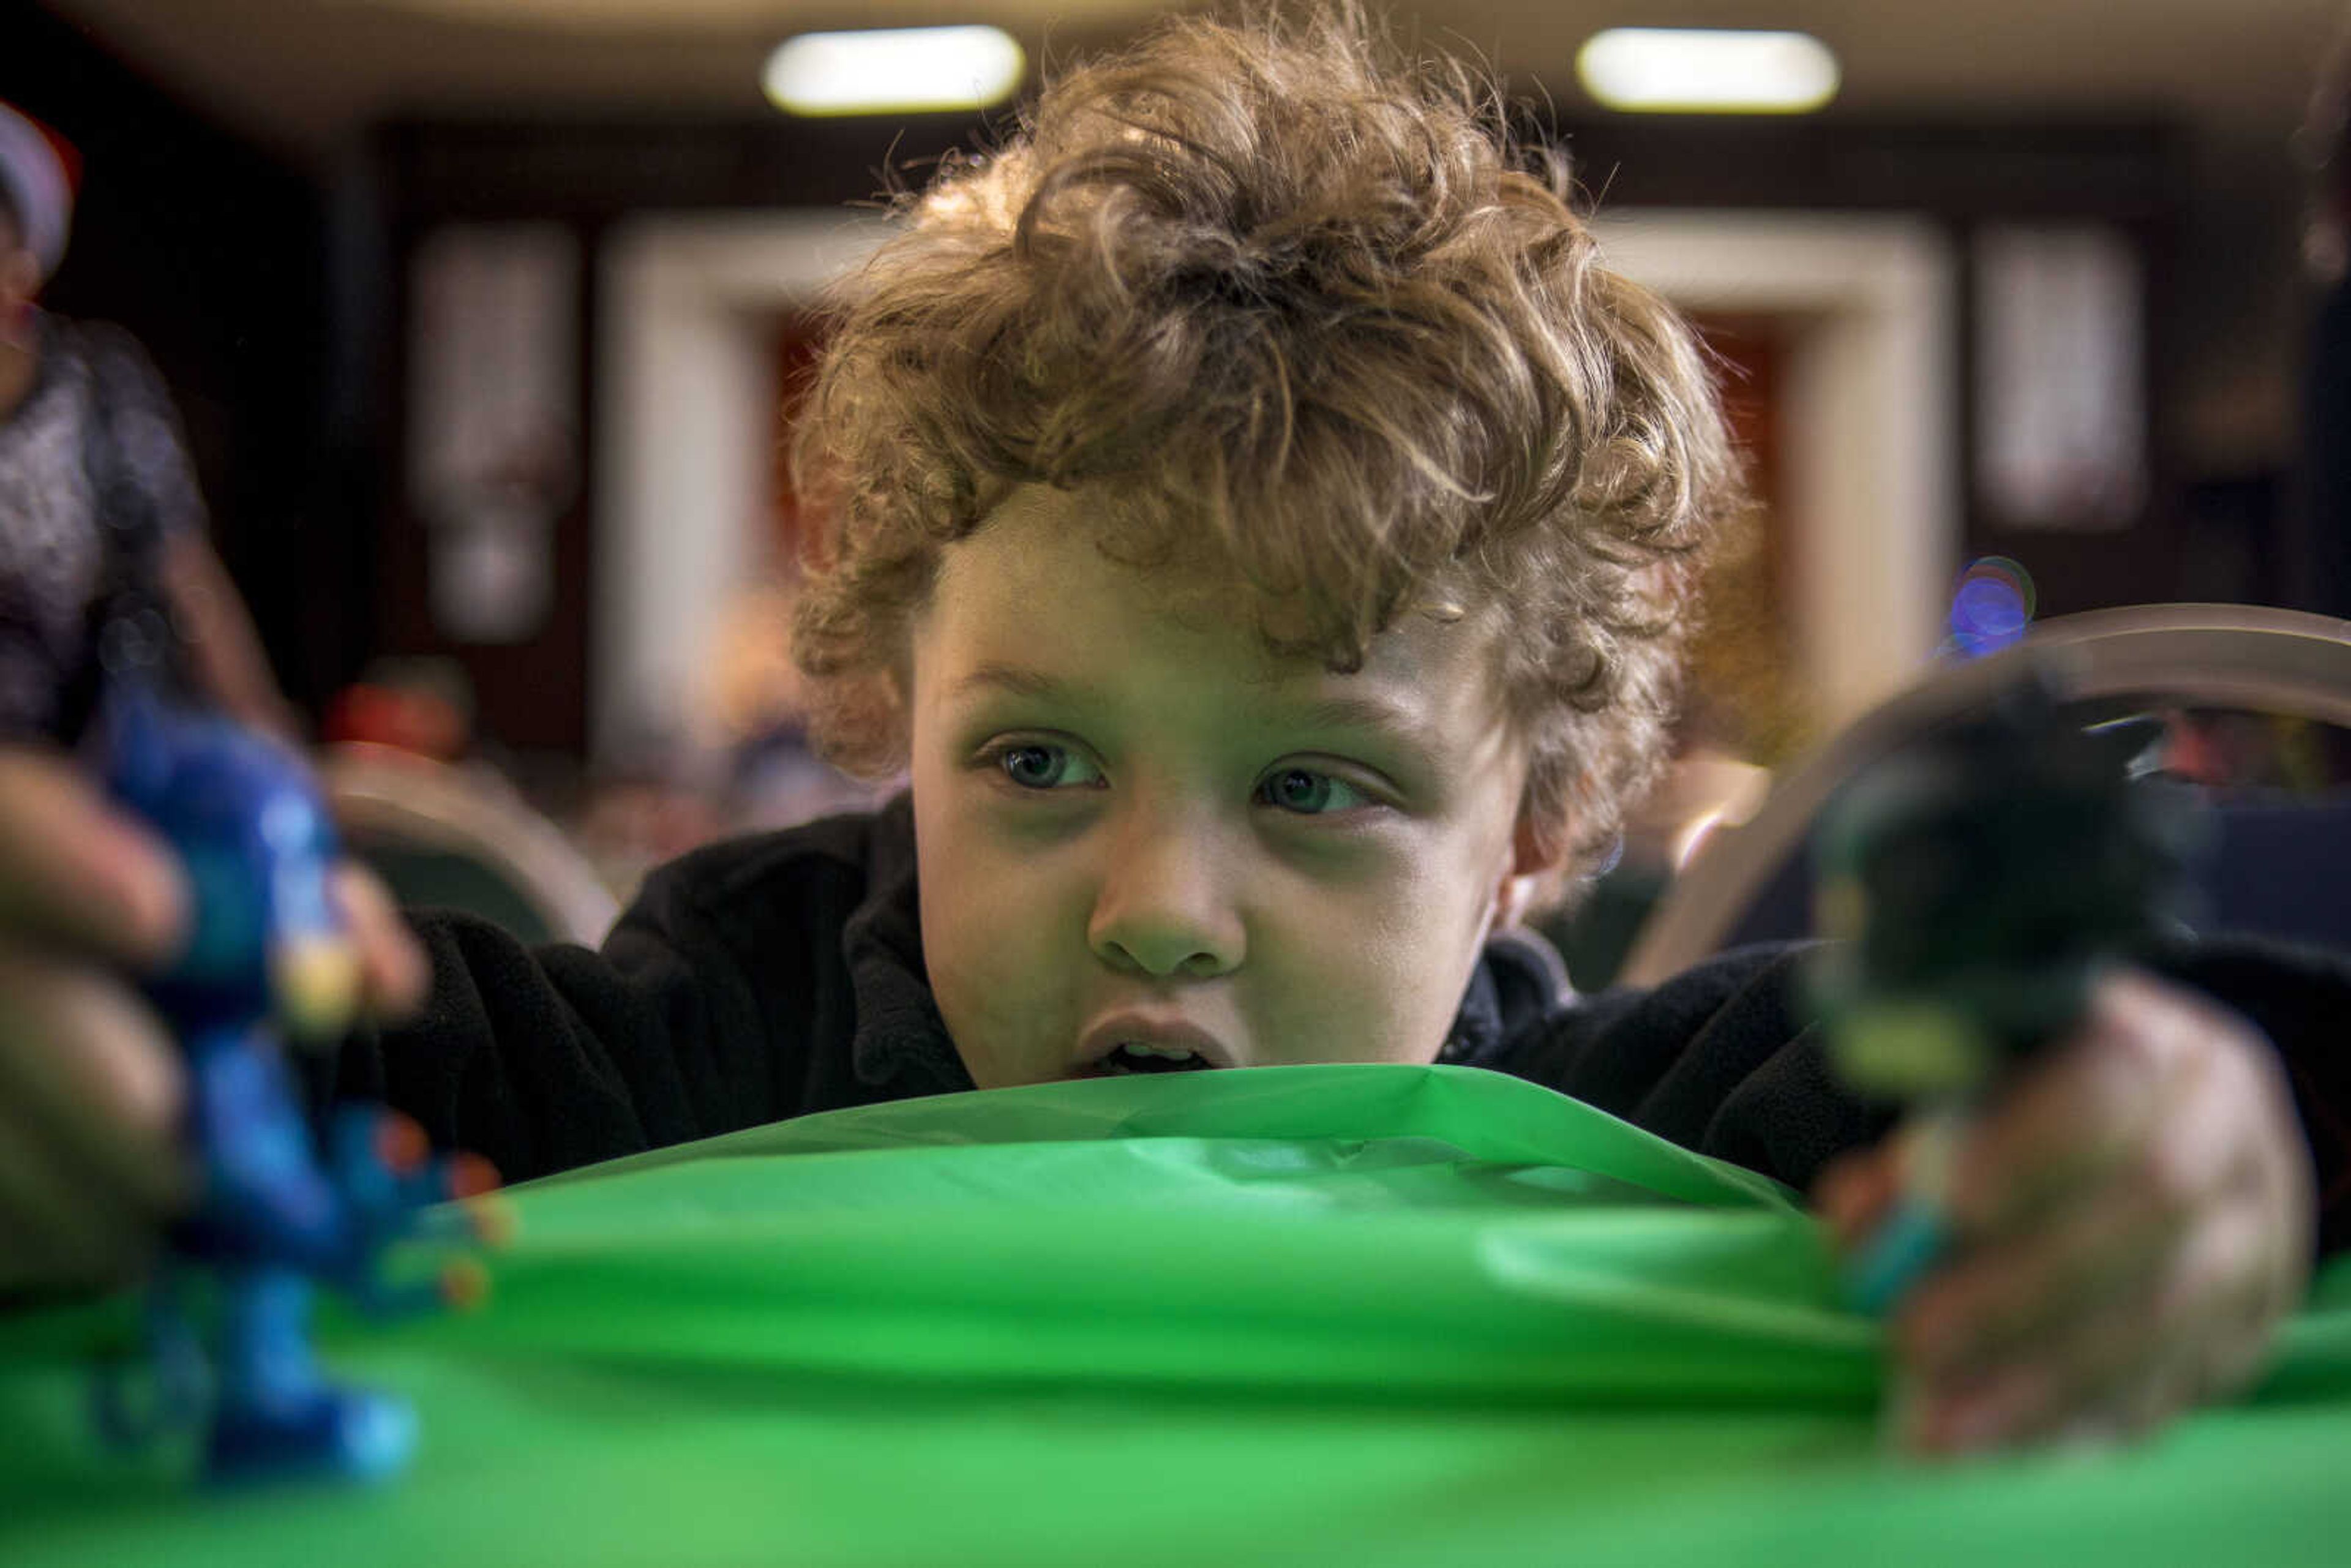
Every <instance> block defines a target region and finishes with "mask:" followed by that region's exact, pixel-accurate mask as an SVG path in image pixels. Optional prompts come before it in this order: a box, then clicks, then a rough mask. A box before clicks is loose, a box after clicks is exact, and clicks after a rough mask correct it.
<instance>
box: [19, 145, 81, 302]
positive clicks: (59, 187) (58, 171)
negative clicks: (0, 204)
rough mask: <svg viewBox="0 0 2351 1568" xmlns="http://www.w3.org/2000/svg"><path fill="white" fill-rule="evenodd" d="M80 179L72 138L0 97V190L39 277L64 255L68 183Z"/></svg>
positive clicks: (70, 186)
mask: <svg viewBox="0 0 2351 1568" xmlns="http://www.w3.org/2000/svg"><path fill="white" fill-rule="evenodd" d="M79 183H81V157H80V155H79V154H78V153H77V152H75V151H74V149H73V143H72V142H70V141H67V140H66V139H65V138H64V137H62V136H60V135H58V134H57V132H56V131H52V130H50V129H49V128H48V127H47V126H46V125H43V124H42V123H41V122H40V121H39V120H35V119H33V118H32V117H31V116H30V115H27V114H25V113H22V112H20V111H19V110H14V109H11V108H9V107H8V106H7V105H6V104H5V103H0V191H5V194H6V196H7V199H8V205H9V206H10V207H11V208H12V209H14V211H15V212H16V223H17V226H18V227H19V228H20V229H21V230H22V231H23V232H22V238H23V239H24V242H25V248H26V249H27V250H29V251H31V252H32V253H33V258H34V260H36V261H37V262H38V263H39V264H40V267H41V278H42V281H44V282H47V279H48V276H49V274H51V273H52V272H55V271H56V270H57V263H58V262H59V261H60V260H62V259H63V258H64V256H65V254H66V231H67V230H68V229H69V228H71V227H72V225H73V204H74V189H75V187H76V186H77V185H78V184H79Z"/></svg>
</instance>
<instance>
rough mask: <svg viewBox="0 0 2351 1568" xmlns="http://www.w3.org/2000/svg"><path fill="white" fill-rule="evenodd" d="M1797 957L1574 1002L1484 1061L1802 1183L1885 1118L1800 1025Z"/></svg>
mask: <svg viewBox="0 0 2351 1568" xmlns="http://www.w3.org/2000/svg"><path fill="white" fill-rule="evenodd" d="M1802 953H1803V949H1802V948H1799V947H1792V946H1770V947H1755V948H1745V949H1741V950H1739V951H1736V952H1732V953H1729V954H1726V955H1724V956H1720V957H1719V958H1715V959H1712V960H1709V961H1708V962H1707V963H1705V964H1702V965H1699V966H1698V967H1696V968H1694V969H1691V970H1689V971H1687V972H1686V973H1684V974H1682V975H1679V976H1677V977H1675V978H1673V979H1672V980H1670V981H1667V983H1666V984H1664V985H1662V986H1659V987H1657V988H1656V989H1654V990H1647V991H1625V990H1618V991H1607V992H1604V993H1602V994H1600V995H1599V996H1596V997H1592V998H1584V999H1583V1000H1582V1001H1580V1002H1578V1003H1577V1004H1576V1005H1575V1006H1573V1008H1571V1009H1568V1010H1566V1011H1565V1012H1563V1013H1561V1014H1559V1015H1558V1016H1557V1017H1556V1018H1554V1019H1553V1020H1552V1024H1551V1025H1550V1027H1549V1028H1547V1029H1545V1030H1541V1031H1538V1032H1536V1033H1534V1034H1532V1035H1531V1036H1528V1037H1526V1038H1524V1039H1523V1040H1520V1041H1519V1042H1517V1043H1516V1045H1515V1047H1514V1049H1513V1050H1512V1051H1510V1055H1509V1057H1508V1058H1507V1059H1506V1060H1504V1061H1497V1062H1495V1063H1494V1065H1496V1066H1498V1067H1500V1068H1502V1069H1503V1070H1504V1071H1509V1072H1513V1073H1516V1074H1517V1075H1519V1076H1520V1077H1522V1078H1531V1079H1533V1080H1534V1081H1535V1082H1540V1083H1543V1084H1546V1085H1548V1086H1549V1087H1551V1088H1553V1089H1557V1090H1559V1091H1560V1092H1562V1093H1565V1094H1572V1095H1573V1096H1574V1097H1575V1098H1577V1099H1579V1100H1582V1101H1583V1102H1584V1103H1587V1104H1591V1105H1596V1106H1598V1107H1599V1108H1600V1109H1601V1110H1604V1111H1606V1112H1608V1113H1611V1114H1613V1115H1617V1116H1622V1117H1623V1118H1624V1119H1625V1120H1626V1121H1628V1122H1631V1123H1632V1124H1635V1126H1638V1127H1642V1128H1645V1129H1646V1130H1647V1131H1649V1132H1652V1133H1655V1134H1657V1135H1658V1136H1660V1137H1664V1138H1669V1139H1671V1140H1673V1141H1674V1142H1675V1143H1677V1144H1679V1145H1683V1146H1684V1147H1685V1148H1690V1149H1695V1150H1697V1151H1698V1153H1700V1154H1703V1155H1713V1156H1714V1157H1716V1158H1718V1159H1726V1160H1729V1161H1731V1162H1732V1163H1733V1164H1736V1165H1740V1166H1746V1167H1747V1168H1749V1169H1750V1170H1757V1171H1761V1172H1762V1173H1763V1174H1765V1175H1766V1176H1774V1177H1777V1178H1778V1179H1779V1180H1781V1181H1783V1182H1786V1183H1787V1184H1788V1185H1790V1186H1794V1187H1797V1188H1799V1189H1801V1188H1804V1187H1807V1186H1811V1184H1812V1181H1813V1177H1814V1176H1816V1175H1818V1174H1819V1171H1820V1168H1821V1166H1823V1165H1824V1164H1826V1163H1827V1161H1828V1160H1829V1158H1830V1157H1831V1156H1832V1155H1836V1154H1837V1153H1839V1152H1841V1151H1842V1150H1844V1149H1849V1148H1854V1147H1857V1146H1859V1145H1864V1144H1867V1143H1871V1142H1874V1141H1876V1139H1877V1138H1878V1137H1880V1136H1882V1135H1884V1134H1885V1132H1886V1129H1887V1128H1888V1127H1890V1126H1891V1124H1892V1121H1893V1117H1892V1113H1891V1112H1890V1111H1888V1110H1886V1108H1883V1107H1872V1106H1869V1105H1865V1104H1864V1103H1862V1102H1861V1101H1860V1100H1858V1099H1856V1098H1855V1096H1854V1095H1853V1094H1852V1093H1850V1092H1847V1091H1846V1090H1845V1089H1844V1086H1843V1085H1842V1084H1840V1083H1839V1082H1837V1080H1836V1078H1835V1075H1834V1073H1833V1072H1831V1071H1830V1070H1829V1066H1828V1061H1827V1058H1826V1056H1825V1055H1824V1054H1823V1051H1822V1048H1821V1042H1820V1040H1819V1037H1818V1035H1817V1033H1816V1032H1815V1031H1813V1030H1811V1029H1809V1028H1806V1027H1805V1026H1804V1025H1803V1023H1802V1015H1801V1009H1800V1007H1799V1004H1798V1000H1797V997H1796V992H1795V987H1796V983H1797V976H1798V971H1799V968H1800V967H1801V963H1802Z"/></svg>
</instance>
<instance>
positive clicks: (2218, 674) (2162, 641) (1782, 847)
mask: <svg viewBox="0 0 2351 1568" xmlns="http://www.w3.org/2000/svg"><path fill="white" fill-rule="evenodd" d="M2035 657H2038V658H2043V659H2045V660H2047V661H2048V662H2049V668H2050V669H2051V671H2052V673H2053V674H2054V675H2055V676H2056V678H2057V681H2058V685H2059V687H2060V693H2061V695H2063V696H2064V698H2065V700H2067V701H2068V702H2069V703H2072V704H2075V705H2080V706H2085V707H2092V708H2095V709H2097V710H2100V711H2101V712H2102V714H2104V716H2111V714H2105V713H2104V710H2108V709H2116V708H2126V707H2128V706H2132V705H2153V704H2158V703H2159V704H2161V705H2162V706H2199V707H2219V708H2245V709H2252V710H2256V711H2260V712H2265V713H2276V714H2283V715H2287V716H2294V717H2299V718H2308V719H2314V720H2318V721H2321V722H2323V723H2326V724H2332V725H2336V726H2341V727H2351V622H2344V621H2337V620H2335V619H2333V618H2332V617H2328V616H2322V615H2310V614H2304V613H2303V612H2299V611H2292V610H2271V609H2265V608H2261V607H2257V606H2252V605H2241V604H2147V605H2137V606H2133V607H2131V608H2128V609H2123V610H2100V611H2092V612H2085V613H2083V614H2079V615H2067V616H2059V617H2056V618H2053V619H2052V620H2049V621H2045V622H2042V623H2041V624H2039V625H2038V626H2036V627H2035V628H2034V629H2033V631H2032V633H2031V634H2030V635H2029V636H2028V637H2027V638H2026V639H2025V641H2024V642H2023V643H2022V644H2020V645H2019V646H2017V647H2014V648H2011V649H2008V650H2007V651H2005V652H2003V653H1996V654H1993V655H1991V656H1990V657H1988V658H1984V659H1980V660H1977V661H1975V662H1973V663H1970V664H1948V665H1941V666H1938V667H1937V668H1936V669H1934V670H1932V671H1931V672H1929V673H1928V674H1926V675H1925V676H1923V677H1922V678H1921V679H1920V680H1919V681H1918V683H1917V685H1913V686H1911V687H1910V688H1909V689H1907V691H1904V692H1902V693H1900V694H1898V695H1896V696H1894V697H1892V698H1889V699H1888V700H1887V701H1886V702H1884V703H1882V704H1880V705H1879V706H1877V707H1875V708H1873V709H1871V710H1870V711H1869V712H1868V713H1866V714H1864V715H1863V716H1861V717H1860V718H1858V719H1855V721H1854V722H1853V723H1852V724H1851V725H1849V726H1847V727H1845V728H1844V730H1842V731H1841V732H1839V733H1838V734H1836V735H1834V736H1833V737H1830V738H1829V739H1828V740H1827V741H1826V742H1824V743H1823V744H1822V745H1821V746H1819V747H1815V748H1814V749H1813V751H1812V752H1811V754H1810V755H1808V756H1807V757H1806V758H1803V759H1802V760H1801V761H1799V762H1798V763H1797V764H1796V765H1795V766H1794V767H1792V768H1790V769H1789V770H1788V771H1787V772H1786V773H1784V774H1782V776H1781V777H1780V779H1778V780H1777V781H1776V782H1775V783H1774V784H1773V785H1772V788H1771V793H1770V794H1769V795H1767V796H1766V797H1765V798H1764V800H1763V803H1762V806H1761V809H1760V810H1757V812H1756V813H1755V815H1754V817H1753V818H1752V819H1751V820H1750V821H1746V822H1744V823H1742V824H1740V825H1739V826H1738V827H1736V828H1725V829H1721V830H1719V831H1716V832H1715V833H1714V834H1713V835H1712V836H1711V837H1710V838H1709V840H1708V842H1707V844H1706V846H1705V848H1704V849H1703V850H1701V851H1700V852H1698V854H1697V855H1696V856H1695V857H1693V858H1692V860H1691V861H1690V862H1689V864H1688V865H1687V866H1686V867H1685V868H1684V869H1683V871H1682V873H1681V874H1680V875H1679V876H1677V878H1676V879H1675V880H1674V883H1673V884H1672V885H1671V886H1670V887H1669V888H1667V890H1666V893H1665V895H1664V897H1663V898H1662V899H1661V900H1660V902H1659V903H1658V904H1657V905H1656V909H1655V911H1654V912H1653V913H1652V914H1651V915H1650V916H1649V919H1648V920H1647V922H1646V924H1645V925H1643V927H1642V930H1641V934H1640V936H1639V937H1638V938H1637V939H1636V940H1635V943H1634V945H1633V950H1632V952H1631V953H1630V955H1629V956H1627V957H1626V958H1625V964H1624V967H1623V969H1622V971H1621V973H1619V974H1618V975H1617V976H1616V978H1617V979H1619V980H1620V981H1622V982H1623V983H1625V984H1627V985H1635V986H1653V985H1656V984H1657V983H1658V982H1659V981H1661V980H1663V979H1666V978H1667V977H1670V976H1673V975H1676V974H1678V973H1680V972H1681V971H1682V970H1684V969H1686V968H1687V967H1690V966H1691V965H1693V964H1696V963H1697V962H1698V961H1699V960H1700V959H1702V958H1705V957H1707V956H1708V955H1710V954H1713V953H1716V952H1719V951H1721V950H1722V949H1724V948H1726V947H1730V946H1739V945H1741V944H1743V943H1746V942H1750V941H1764V940H1778V939H1782V938H1785V937H1791V936H1804V935H1806V934H1808V933H1809V932H1810V930H1811V918H1810V903H1811V900H1810V896H1809V890H1810V879H1809V875H1808V872H1807V868H1806V865H1805V856H1804V855H1803V854H1802V848H1803V844H1804V841H1805V838H1806V836H1807V835H1808V834H1809V832H1810V831H1811V829H1812V825H1813V821H1814V819H1815V818H1816V817H1817V816H1818V815H1819V813H1820V810H1821V808H1822V807H1823V805H1825V804H1826V803H1827V801H1828V799H1829V797H1830V796H1831V795H1832V794H1833V793H1834V791H1835V790H1836V789H1838V788H1839V787H1840V786H1841V785H1843V784H1844V781H1845V780H1846V779H1849V778H1851V777H1852V776H1853V775H1854V774H1855V772H1856V771H1858V770H1859V769H1860V768H1864V767H1866V766H1867V765H1868V764H1869V763H1871V762H1872V761H1875V760H1876V759H1877V758H1881V757H1884V756H1886V754H1888V753H1889V752H1891V751H1893V750H1894V749H1896V747H1899V746H1901V745H1902V744H1903V743H1904V742H1906V741H1907V740H1909V739H1911V738H1913V737H1917V735H1919V734H1921V733H1923V732H1925V731H1927V730H1928V729H1929V728H1931V727H1933V726H1935V725H1937V724H1938V723H1941V722H1943V721H1945V720H1948V719H1949V718H1952V717H1955V716H1959V715H1962V714H1965V713H1969V712H1971V711H1973V710H1975V709H1977V708H1979V707H1980V706H1982V705H1983V704H1984V703H1986V702H1987V701H1989V700H1990V698H1991V695H1992V694H1993V693H1994V692H1995V691H1997V690H1998V689H2000V688H2001V687H2002V686H2004V685H2006V684H2007V682H2008V681H2009V680H2010V679H2011V678H2012V677H2013V676H2014V674H2016V672H2017V670H2018V668H2019V664H2020V662H2021V661H2022V660H2025V659H2028V658H2035ZM2212 813H2213V817H2214V826H2215V833H2214V839H2215V842H2214V845H2213V850H2212V852H2211V853H2210V855H2209V856H2208V857H2207V864H2206V867H2205V869H2204V870H2203V872H2202V873H2201V874H2200V875H2199V879H2198V880H2199V893H2200V894H2201V895H2202V898H2203V903H2204V907H2205V912H2206V918H2204V919H2203V920H2200V921H2199V923H2198V924H2199V926H2200V927H2201V928H2203V929H2207V930H2214V931H2219V930H2229V931H2240V932H2251V933H2255V934H2259V935H2265V936H2278V937H2283V938H2287V939H2291V940H2302V941H2317V942H2328V943H2334V944H2337V945H2343V944H2351V899H2346V898H2345V897H2344V896H2343V895H2342V889H2343V888H2344V887H2346V885H2351V803H2346V801H2345V800H2342V799H2341V798H2340V797H2321V798H2319V799H2318V800H2314V801H2312V802H2310V803H2306V804H2304V803H2294V804H2289V805H2282V806H2281V805H2273V804H2268V803H2253V804H2238V803H2231V802H2230V801H2227V800H2220V801H2219V802H2218V803H2216V804H2215V805H2214V806H2213V808H2212Z"/></svg>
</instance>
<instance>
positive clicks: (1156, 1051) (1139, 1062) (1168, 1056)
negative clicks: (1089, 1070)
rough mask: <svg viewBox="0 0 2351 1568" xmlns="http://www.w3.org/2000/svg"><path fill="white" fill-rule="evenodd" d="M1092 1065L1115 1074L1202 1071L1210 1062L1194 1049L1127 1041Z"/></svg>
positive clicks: (1111, 1074) (1115, 1075) (1109, 1074)
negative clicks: (1174, 1049) (1169, 1048)
mask: <svg viewBox="0 0 2351 1568" xmlns="http://www.w3.org/2000/svg"><path fill="white" fill-rule="evenodd" d="M1094 1065H1095V1066H1096V1067H1097V1068H1099V1069H1100V1070H1101V1071H1102V1072H1103V1073H1104V1074H1105V1075H1106V1076H1110V1077H1117V1076H1118V1075H1120V1074H1122V1073H1129V1072H1202V1071H1207V1068H1208V1066H1209V1062H1208V1059H1207V1058H1206V1057H1204V1056H1202V1055H1201V1054H1200V1053H1199V1052H1198V1051H1163V1050H1161V1049H1160V1048H1159V1047H1157V1046H1155V1045H1144V1044H1140V1043H1135V1042H1130V1043H1127V1044H1123V1045H1119V1046H1117V1047H1115V1048H1113V1050H1112V1051H1111V1053H1110V1054H1109V1055H1108V1056H1105V1057H1103V1058H1102V1060H1101V1061H1097V1062H1096V1063H1095V1064H1094Z"/></svg>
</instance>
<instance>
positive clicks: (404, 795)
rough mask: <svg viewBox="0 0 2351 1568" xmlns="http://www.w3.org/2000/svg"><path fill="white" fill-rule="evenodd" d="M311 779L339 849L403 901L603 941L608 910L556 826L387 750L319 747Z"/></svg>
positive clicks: (614, 908)
mask: <svg viewBox="0 0 2351 1568" xmlns="http://www.w3.org/2000/svg"><path fill="white" fill-rule="evenodd" d="M319 778H320V780H321V782H322V783H323V784H324V786H325V789H326V791H327V799H328V801H329V804H330V805H331V806H332V808H333V810H334V813H335V816H336V819H337V821H340V823H341V825H342V831H343V837H344V841H345V842H346V843H347V844H348V845H349V847H350V851H351V852H352V853H353V854H354V855H355V856H357V857H358V858H359V859H360V860H361V861H362V862H366V863H367V864H368V865H369V866H370V867H371V868H372V869H373V870H374V871H375V873H376V874H377V875H379V876H381V877H382V878H383V880H384V882H385V883H387V884H389V885H390V887H391V889H392V896H393V897H394V898H396V899H398V900H399V901H400V903H401V904H402V905H403V906H410V907H413V906H417V905H426V904H429V905H434V906H438V907H442V908H449V909H460V910H464V911H465V912H466V913H468V914H471V915H480V916H482V917H483V918H484V919H486V920H489V921H493V922H495V923H496V924H497V925H501V926H503V927H505V928H506V929H507V931H509V932H511V933H513V934H514V935H515V936H517V937H520V938H521V939H522V940H524V941H526V942H550V941H559V942H578V943H581V944H583V945H585V946H595V945H596V944H598V943H600V942H601V941H602V940H603V939H604V933H605V931H606V930H607V929H608V928H610V926H611V924H612V918H613V916H614V915H616V914H617V913H618V910H619V905H618V904H617V903H616V902H615V900H614V899H613V897H612V894H611V889H609V888H607V887H606V886H605V885H604V883H603V881H602V880H601V878H600V877H598V876H597V874H596V872H595V869H594V867H593V866H592V865H590V863H589V862H588V860H587V858H586V857H585V856H584V855H582V854H581V853H580V851H579V850H578V849H576V848H575V847H573V845H572V843H571V841H569V839H567V838H565V837H564V835H563V833H562V831H561V830H559V829H558V828H557V827H556V825H555V824H554V823H553V822H551V821H549V820H548V819H547V818H545V817H543V816H541V815H539V814H538V812H537V811H535V810H531V809H530V808H529V807H528V806H527V805H525V804H523V803H522V801H520V800H517V799H516V798H515V797H514V796H513V795H511V794H509V793H507V791H505V790H504V789H496V788H493V787H490V786H488V785H486V784H485V783H484V782H483V781H482V780H480V779H475V778H473V777H471V776H469V775H468V774H467V773H465V771H464V770H463V769H461V768H454V767H451V766H450V765H448V764H447V763H444V762H436V761H434V760H433V759H432V758H426V757H420V756H417V755H415V754H413V753H412V752H406V751H401V750H398V749H396V748H394V747H387V746H377V745H372V744H370V743H368V742H364V741H343V742H338V743H336V744H332V745H329V746H328V747H324V748H323V749H322V750H321V751H320V753H319Z"/></svg>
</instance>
